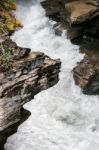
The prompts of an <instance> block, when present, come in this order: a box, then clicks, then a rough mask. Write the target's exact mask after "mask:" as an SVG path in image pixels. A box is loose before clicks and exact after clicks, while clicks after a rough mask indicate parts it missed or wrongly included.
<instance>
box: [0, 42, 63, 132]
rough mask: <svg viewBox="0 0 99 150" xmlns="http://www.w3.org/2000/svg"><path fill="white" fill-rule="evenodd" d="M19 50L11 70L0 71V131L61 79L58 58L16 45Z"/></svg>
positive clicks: (18, 117)
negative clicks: (28, 104) (40, 93)
mask: <svg viewBox="0 0 99 150" xmlns="http://www.w3.org/2000/svg"><path fill="white" fill-rule="evenodd" d="M5 43H6V41H5ZM10 43H11V41H10ZM15 45H16V44H15V43H14V42H12V43H11V44H10V46H11V47H13V46H14V48H15ZM16 49H17V50H16V51H18V53H17V55H18V58H17V60H15V61H14V62H13V64H12V65H11V68H10V70H5V71H4V72H2V73H1V74H0V131H2V130H4V129H5V128H7V127H8V126H10V125H12V124H14V123H15V122H17V121H19V120H20V109H21V108H22V106H23V105H24V104H25V103H26V102H28V101H30V100H31V99H33V98H34V95H35V94H37V93H38V92H40V91H41V90H45V89H47V88H49V87H51V86H53V85H55V84H56V83H57V82H58V80H59V79H58V73H59V68H60V61H59V60H52V59H50V58H49V57H48V56H46V55H44V54H43V53H40V52H37V53H36V52H31V53H29V52H30V50H29V49H24V48H23V49H22V48H21V49H20V48H18V47H17V46H16ZM26 50H27V52H26ZM22 51H23V52H22ZM17 55H16V54H15V56H17Z"/></svg>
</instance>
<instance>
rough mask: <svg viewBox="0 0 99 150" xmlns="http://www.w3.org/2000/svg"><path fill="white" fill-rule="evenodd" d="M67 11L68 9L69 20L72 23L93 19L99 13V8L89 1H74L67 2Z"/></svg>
mask: <svg viewBox="0 0 99 150" xmlns="http://www.w3.org/2000/svg"><path fill="white" fill-rule="evenodd" d="M65 8H66V11H68V19H67V20H68V22H69V23H70V25H72V24H81V23H83V22H86V21H88V20H91V19H92V18H94V17H95V16H97V15H99V11H98V10H99V8H98V7H97V6H95V5H92V3H88V1H82V0H79V1H72V2H70V3H66V4H65Z"/></svg>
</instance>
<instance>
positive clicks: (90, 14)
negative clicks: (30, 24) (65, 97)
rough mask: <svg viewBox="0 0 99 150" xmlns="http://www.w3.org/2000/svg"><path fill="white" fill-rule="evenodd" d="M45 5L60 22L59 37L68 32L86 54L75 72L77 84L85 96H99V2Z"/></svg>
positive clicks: (81, 0)
mask: <svg viewBox="0 0 99 150" xmlns="http://www.w3.org/2000/svg"><path fill="white" fill-rule="evenodd" d="M42 5H43V7H44V8H45V9H46V15H47V16H49V17H50V18H52V19H53V20H55V21H56V22H57V24H56V25H55V32H56V34H57V35H61V34H62V31H63V30H64V29H66V30H67V34H66V36H67V37H68V38H69V39H70V40H71V42H73V43H74V44H77V45H79V46H80V52H82V53H84V54H85V57H84V59H83V60H82V61H81V62H80V63H78V64H77V67H75V68H74V70H73V74H74V79H75V83H76V84H77V85H79V86H80V87H81V88H82V91H83V92H84V93H85V94H91V95H93V94H94V95H96V94H99V1H98V0H58V1H57V0H53V1H51V0H47V1H44V2H42Z"/></svg>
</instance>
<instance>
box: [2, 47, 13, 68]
mask: <svg viewBox="0 0 99 150" xmlns="http://www.w3.org/2000/svg"><path fill="white" fill-rule="evenodd" d="M13 53H14V49H13V48H10V49H9V48H8V49H6V50H5V49H4V47H3V45H2V44H1V45H0V71H2V70H6V69H9V68H10V67H11V64H12V62H13Z"/></svg>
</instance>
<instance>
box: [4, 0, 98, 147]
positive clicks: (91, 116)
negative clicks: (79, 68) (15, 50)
mask: <svg viewBox="0 0 99 150" xmlns="http://www.w3.org/2000/svg"><path fill="white" fill-rule="evenodd" d="M16 16H17V17H18V18H19V19H20V20H22V22H23V24H24V28H22V29H21V30H19V31H16V32H15V34H14V35H13V36H12V39H13V40H14V41H15V42H16V43H17V44H18V45H19V46H21V47H27V48H31V50H33V51H41V52H44V53H45V54H47V55H48V56H50V57H51V58H54V59H56V58H60V59H61V62H62V66H61V72H60V80H59V82H58V84H57V85H55V86H54V87H52V88H50V89H48V90H46V91H43V92H41V93H39V94H38V95H36V96H35V98H34V99H33V100H32V101H31V102H29V103H27V104H25V105H24V108H25V109H27V110H29V111H30V112H31V113H32V114H31V116H30V117H29V119H28V120H27V121H25V122H24V123H23V124H22V125H20V126H19V128H18V131H17V133H15V134H14V135H12V136H11V137H9V138H8V140H7V143H6V144H5V150H99V97H98V96H87V95H83V94H82V92H81V90H80V88H79V87H78V86H76V85H75V83H74V80H73V74H72V69H73V67H74V66H75V65H76V64H77V62H79V61H80V60H81V59H82V58H83V55H82V54H80V53H79V47H78V46H76V45H73V44H71V42H70V41H69V40H68V39H67V38H66V31H63V34H62V36H61V37H59V36H56V35H55V34H54V29H53V25H54V24H55V22H53V21H50V20H49V19H48V18H47V17H46V16H45V10H44V9H43V8H42V6H41V5H40V2H39V0H38V1H37V0H27V1H25V0H22V1H21V0H20V1H18V8H17V11H16Z"/></svg>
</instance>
